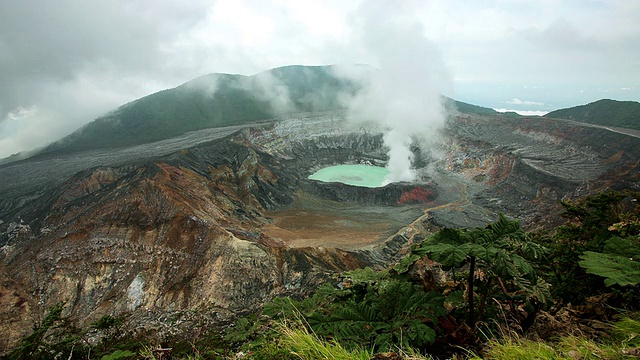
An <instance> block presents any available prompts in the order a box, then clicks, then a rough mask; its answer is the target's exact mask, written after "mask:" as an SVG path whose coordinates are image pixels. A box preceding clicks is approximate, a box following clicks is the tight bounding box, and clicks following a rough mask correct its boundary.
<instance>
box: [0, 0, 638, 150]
mask: <svg viewBox="0 0 640 360" xmlns="http://www.w3.org/2000/svg"><path fill="white" fill-rule="evenodd" d="M381 1H382V0H381ZM389 3H391V4H393V3H397V4H403V6H405V5H406V8H407V10H406V11H407V13H406V16H407V19H410V21H411V22H415V21H417V22H418V24H419V26H418V27H416V28H419V29H420V31H421V32H422V35H423V36H424V38H425V39H427V40H428V41H429V42H430V43H431V44H433V45H434V48H436V49H437V52H438V53H439V55H438V56H440V57H441V59H442V63H443V64H444V67H445V68H446V69H444V70H443V71H444V72H446V73H447V75H448V76H449V77H450V79H451V84H450V86H448V87H447V88H446V90H445V91H446V92H447V94H446V95H449V96H452V97H454V98H456V99H458V100H462V101H466V102H471V103H474V104H478V105H482V106H487V107H492V108H496V109H508V110H518V111H533V112H538V113H540V112H546V111H551V110H554V109H558V108H562V107H568V106H575V105H580V104H584V103H588V102H591V101H594V100H598V99H601V98H613V99H618V100H636V101H637V100H639V99H640V26H638V24H640V1H636V0H619V1H614V0H610V1H607V0H602V1H588V0H575V1H551V0H548V1H545V0H541V1H518V0H503V1H497V0H496V1H475V0H469V1H455V2H454V1H444V0H443V1H414V2H410V1H401V2H400V1H398V2H393V3H392V2H389ZM407 4H408V5H407ZM400 10H402V9H400ZM376 11H380V12H384V11H385V7H384V6H375V2H361V1H341V0H323V1H299V0H280V1H277V0H273V1H265V0H262V1H258V0H255V1H253V0H219V1H213V0H209V1H205V0H192V1H184V2H181V1H175V0H155V1H142V0H139V1H124V0H111V1H89V0H58V1H50V0H2V1H0V157H5V156H8V155H10V154H12V153H16V152H18V151H23V150H27V149H32V148H34V147H38V146H43V145H45V144H46V143H48V142H50V141H53V140H56V139H58V138H60V137H62V136H64V135H66V134H68V133H70V132H72V131H73V130H75V129H76V128H78V127H79V126H81V125H83V124H85V123H87V122H89V121H91V120H93V119H95V118H96V117H97V116H99V115H102V114H103V113H105V112H106V111H109V110H112V109H114V108H116V107H117V106H119V105H122V104H124V103H126V102H128V101H131V100H134V99H136V98H139V97H142V96H144V95H148V94H150V93H153V92H155V91H158V90H161V89H165V88H170V87H174V86H177V85H179V84H181V83H184V82H186V81H189V80H191V79H193V78H195V77H198V76H200V75H203V74H207V73H212V72H222V73H239V74H244V75H252V74H255V73H258V72H261V71H264V70H267V69H270V68H273V67H278V66H283V65H291V64H303V65H326V64H357V63H367V64H371V65H373V66H377V67H380V66H381V65H383V64H380V61H384V57H380V56H379V54H377V53H376V51H372V46H373V47H374V48H375V43H374V44H373V45H372V44H370V43H367V44H365V43H362V34H361V33H359V31H361V24H362V22H363V21H364V20H363V19H364V18H365V17H366V16H370V17H373V18H375V16H374V15H375V14H371V12H374V13H375V12H376ZM378 16H379V17H380V18H381V19H383V18H384V16H385V14H384V13H380V14H378ZM400 18H402V17H400ZM407 21H409V20H407ZM374 26H375V24H374ZM409 45H410V44H409ZM379 49H380V51H386V50H387V49H393V47H392V46H389V44H380V48H379ZM381 59H382V60H381Z"/></svg>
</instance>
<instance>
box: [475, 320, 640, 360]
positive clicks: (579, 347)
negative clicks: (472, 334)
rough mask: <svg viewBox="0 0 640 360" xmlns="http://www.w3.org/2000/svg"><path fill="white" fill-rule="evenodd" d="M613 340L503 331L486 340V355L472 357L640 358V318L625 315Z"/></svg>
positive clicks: (498, 359) (547, 359)
mask: <svg viewBox="0 0 640 360" xmlns="http://www.w3.org/2000/svg"><path fill="white" fill-rule="evenodd" d="M612 329H613V334H614V335H615V336H614V338H613V340H608V341H606V342H605V341H595V340H592V339H588V338H585V337H583V336H574V335H570V336H563V337H561V338H559V339H557V340H556V341H553V342H544V341H533V340H528V339H524V338H521V337H519V336H517V335H515V334H514V333H503V334H502V335H503V336H502V337H501V338H500V339H491V340H489V341H488V342H487V343H486V344H485V351H484V352H483V353H482V357H480V356H478V355H475V354H471V356H470V357H469V359H472V360H480V359H491V360H511V359H514V360H529V359H531V360H534V359H542V360H560V359H570V360H591V359H607V360H623V359H638V358H639V351H638V348H637V347H638V345H640V321H638V320H635V319H633V318H630V317H624V318H622V319H621V320H620V321H618V322H616V323H614V324H612Z"/></svg>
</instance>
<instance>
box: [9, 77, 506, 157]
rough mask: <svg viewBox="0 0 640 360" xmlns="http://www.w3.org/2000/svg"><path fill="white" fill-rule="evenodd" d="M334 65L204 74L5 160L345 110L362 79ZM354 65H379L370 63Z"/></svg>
mask: <svg viewBox="0 0 640 360" xmlns="http://www.w3.org/2000/svg"><path fill="white" fill-rule="evenodd" d="M335 69H336V66H333V65H330V66H302V65H291V66H284V67H279V68H274V69H271V70H268V71H265V72H262V73H259V74H256V75H253V76H244V75H233V74H219V73H214V74H208V75H203V76H200V77H198V78H195V79H193V80H191V81H188V82H186V83H184V84H182V85H179V86H177V87H175V88H172V89H166V90H162V91H159V92H157V93H154V94H151V95H148V96H145V97H142V98H140V99H137V100H134V101H132V102H130V103H127V104H125V105H122V106H121V107H119V108H117V109H116V110H114V111H111V112H109V113H107V114H105V115H104V116H101V117H99V118H97V119H96V120H94V121H92V122H90V123H88V124H86V125H84V126H83V127H82V128H80V129H78V130H76V131H75V132H73V133H72V134H70V135H68V136H66V137H64V138H62V139H60V140H58V141H55V142H53V143H51V144H49V145H47V146H45V147H43V148H41V149H39V150H35V151H31V152H28V153H19V154H14V155H12V156H10V157H8V158H5V159H4V160H0V163H9V162H13V161H18V160H23V159H27V158H30V157H33V156H36V157H49V156H57V155H61V154H68V153H75V152H80V151H86V150H95V149H114V148H122V147H128V146H134V145H140V144H145V143H150V142H154V141H159V140H164V139H169V138H172V137H175V136H178V135H181V134H184V133H187V132H190V131H196V130H201V129H207V128H215V127H223V126H230V125H242V124H246V123H251V122H257V121H263V120H271V119H274V118H276V117H278V116H281V115H283V114H286V113H295V112H310V111H331V110H340V109H343V108H344V103H343V101H342V96H344V95H352V94H354V93H355V92H357V90H358V88H359V87H360V86H361V85H359V84H357V83H356V82H354V81H352V80H347V79H345V78H343V77H340V76H337V75H336V71H335ZM355 69H356V70H357V71H361V72H366V71H374V70H373V68H369V67H367V66H366V65H358V66H356V68H355ZM444 103H445V105H446V107H447V108H456V109H458V110H459V111H462V112H464V113H471V114H480V115H487V114H491V115H493V114H495V115H498V114H499V113H498V112H496V111H495V110H493V109H490V108H485V107H481V106H477V105H471V104H467V103H463V102H459V101H456V100H453V99H450V98H446V97H444ZM513 115H514V114H509V115H506V116H513ZM503 116H504V115H503Z"/></svg>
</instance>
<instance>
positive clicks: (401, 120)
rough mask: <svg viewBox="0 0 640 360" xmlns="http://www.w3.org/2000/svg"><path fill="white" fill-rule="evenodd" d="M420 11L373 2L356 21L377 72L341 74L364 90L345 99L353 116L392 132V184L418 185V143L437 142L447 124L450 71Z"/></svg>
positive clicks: (348, 70)
mask: <svg viewBox="0 0 640 360" xmlns="http://www.w3.org/2000/svg"><path fill="white" fill-rule="evenodd" d="M413 9H414V8H413V7H412V6H410V5H408V4H405V3H402V4H397V3H383V2H373V1H368V2H366V3H365V4H363V6H361V7H360V9H359V12H358V14H357V15H358V17H357V19H356V21H355V23H356V30H357V32H358V37H359V39H360V44H361V46H362V47H363V50H364V51H366V53H368V54H369V56H370V57H371V58H372V59H373V60H375V61H376V63H375V64H374V66H375V67H376V68H377V70H372V71H368V72H367V74H366V76H362V69H361V68H355V70H357V71H352V70H354V68H349V67H343V68H339V69H338V70H337V71H336V72H337V73H338V75H340V76H343V77H346V78H349V79H351V80H354V81H356V82H358V83H359V84H360V85H361V86H362V89H361V90H360V91H359V92H358V93H357V94H356V95H355V96H347V97H345V101H346V105H347V107H348V117H349V118H350V119H352V120H354V121H373V122H375V123H376V124H378V125H379V126H381V127H382V128H383V129H384V130H385V131H386V132H385V136H384V142H385V145H386V146H387V147H388V148H389V152H388V156H389V162H388V165H387V168H388V169H389V171H390V173H389V176H388V177H387V182H397V181H412V180H414V179H415V171H414V170H413V169H412V166H411V164H412V161H413V153H412V152H411V149H410V145H411V144H412V141H414V140H416V139H420V141H419V145H420V146H421V147H422V150H426V151H428V146H427V147H426V148H427V149H425V146H424V145H425V144H426V143H430V142H432V141H434V140H435V139H436V138H437V134H438V130H439V129H440V128H441V127H442V126H443V125H444V120H445V117H444V107H443V104H442V97H441V96H440V94H441V93H442V92H444V90H446V87H447V85H448V84H449V83H450V82H449V76H448V71H447V70H446V67H445V66H444V63H443V61H442V58H441V55H440V52H439V50H438V49H437V47H436V46H435V44H434V43H433V42H431V41H430V40H429V39H427V38H426V37H425V35H424V29H423V27H422V26H421V24H420V23H419V22H418V21H417V20H416V19H415V18H413V15H412V14H413V11H412V10H413Z"/></svg>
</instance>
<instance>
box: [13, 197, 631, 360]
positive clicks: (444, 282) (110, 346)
mask: <svg viewBox="0 0 640 360" xmlns="http://www.w3.org/2000/svg"><path fill="white" fill-rule="evenodd" d="M639 198H640V193H635V192H615V191H611V192H604V193H600V194H596V195H593V196H589V197H585V198H583V199H579V200H577V201H566V202H563V206H564V208H565V212H564V215H563V216H564V217H565V218H566V219H567V222H566V224H564V225H562V226H560V227H558V228H557V229H556V230H555V231H554V232H553V233H551V234H550V235H544V236H543V235H535V234H529V233H526V232H525V231H523V230H522V228H521V227H520V223H519V222H518V221H516V220H511V219H508V218H507V217H505V216H503V215H499V217H498V219H497V221H496V222H494V223H492V224H489V225H487V226H486V227H477V228H473V229H447V228H445V229H441V230H439V231H437V232H435V233H433V234H431V235H428V234H425V235H426V239H425V240H424V241H423V242H421V243H418V244H415V245H414V246H413V247H412V248H411V252H410V253H409V254H408V255H406V256H405V257H404V258H403V259H402V260H401V261H400V262H399V263H397V264H396V265H395V266H393V267H391V268H388V269H385V270H381V271H375V270H373V269H370V268H365V269H359V270H355V271H351V272H347V273H343V274H341V275H339V276H338V277H336V278H335V279H334V281H331V282H329V283H325V284H324V285H323V286H321V287H320V288H318V289H317V290H316V292H315V293H314V294H313V296H310V297H307V298H304V299H298V300H294V299H291V298H287V297H285V298H278V299H274V300H273V301H271V302H269V303H268V304H267V305H266V306H265V307H264V309H263V311H262V313H261V314H253V315H250V316H248V317H245V318H240V319H238V320H237V321H236V322H235V323H234V324H233V325H232V326H229V327H227V328H225V329H222V330H221V331H218V330H215V329H207V330H208V331H204V332H203V333H202V336H199V337H197V338H196V339H191V340H189V341H185V340H184V339H182V340H181V339H175V340H167V341H165V342H163V343H162V344H158V343H157V342H154V341H153V340H151V338H150V337H146V336H144V334H141V333H127V332H126V331H123V330H122V329H121V326H122V324H123V323H124V321H125V319H123V318H115V317H112V316H105V317H103V318H102V319H100V320H99V321H97V322H95V323H94V324H93V325H92V327H91V329H89V330H85V331H82V330H80V329H77V328H76V327H74V326H73V324H71V323H70V322H69V321H68V319H65V318H64V317H62V313H63V311H62V310H63V308H64V307H63V304H60V305H58V306H56V307H54V308H52V309H50V311H49V312H48V315H47V316H46V317H45V319H44V320H43V321H42V322H41V324H40V325H39V326H38V327H37V328H35V329H34V331H33V333H32V334H31V335H29V336H27V337H25V338H24V339H23V340H22V342H21V343H20V344H19V345H18V346H17V347H16V348H15V349H14V350H13V351H12V352H11V353H10V354H8V355H7V356H5V357H4V358H3V359H12V360H13V359H50V358H83V359H84V358H92V359H127V358H148V359H152V358H159V356H160V355H159V354H161V353H159V352H160V351H164V349H166V348H171V356H172V357H173V358H177V359H229V358H239V356H240V355H238V354H242V356H244V358H246V359H370V358H371V357H372V356H373V355H374V354H380V353H387V355H384V356H389V357H386V358H391V359H398V358H403V359H428V358H430V356H434V357H438V358H456V359H463V358H472V359H480V358H484V359H630V358H637V357H638V355H639V354H640V320H639V316H638V313H637V311H638V310H640V309H639V306H640V305H639V304H638V301H637V299H639V298H640V292H639V290H640V281H639V279H638V272H637V270H638V261H637V259H638V256H639V255H640V251H639V249H640V207H639V205H638V200H639ZM549 287H551V291H549ZM602 294H606V295H607V296H606V298H605V297H601V296H602ZM593 295H599V296H600V298H601V299H606V301H607V302H606V304H602V308H605V309H606V311H605V312H606V313H610V315H606V314H600V315H594V313H593V312H592V313H590V314H589V315H588V316H589V317H594V316H600V318H597V319H596V320H598V321H599V323H600V324H604V325H605V328H604V330H602V328H601V330H598V331H600V332H599V333H598V335H597V336H593V337H590V336H589V334H584V335H580V336H578V335H576V334H575V333H570V331H569V327H570V326H571V324H570V323H567V324H564V325H565V326H566V331H565V332H562V330H558V329H557V330H555V331H556V332H557V333H554V334H552V335H554V336H553V337H552V338H551V340H546V341H543V340H532V339H535V337H536V336H537V333H535V332H534V333H533V334H532V335H531V337H529V330H530V327H531V325H532V323H533V322H534V318H535V317H536V315H538V314H540V313H541V311H543V310H544V311H551V310H550V309H551V306H550V305H552V304H553V306H554V307H555V309H556V310H558V309H560V308H562V307H563V306H564V305H565V304H567V303H568V302H572V303H573V304H576V305H577V304H584V303H585V299H586V298H588V297H589V296H593ZM572 309H574V310H572V311H573V313H575V309H576V308H572ZM544 314H547V315H548V314H549V313H548V312H545V313H544ZM611 315H614V316H615V317H612V316H611ZM590 320H591V319H590ZM564 321H565V322H566V321H567V320H566V319H565V320H564ZM569 321H580V319H579V318H575V319H574V320H569ZM607 324H609V325H607ZM607 326H608V327H607ZM505 329H509V330H505ZM603 331H604V332H603ZM89 332H93V334H95V332H99V333H101V337H100V339H101V340H100V341H99V342H97V343H96V342H95V341H94V342H89V341H87V337H88V334H89ZM160 345H162V348H164V349H161V348H160ZM476 354H477V355H476ZM71 355H72V356H71ZM236 355H237V356H236ZM381 356H382V355H381ZM393 356H395V357H393ZM382 358H385V357H382Z"/></svg>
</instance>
